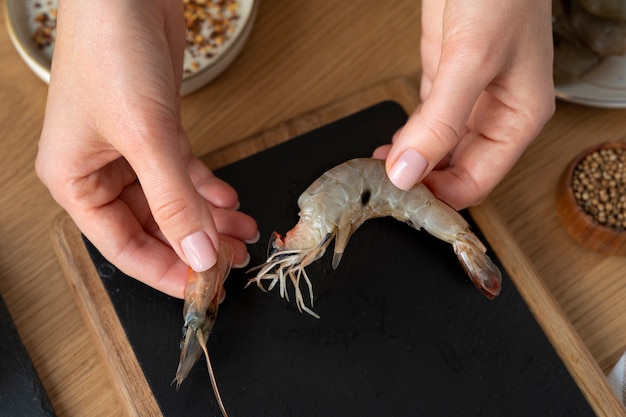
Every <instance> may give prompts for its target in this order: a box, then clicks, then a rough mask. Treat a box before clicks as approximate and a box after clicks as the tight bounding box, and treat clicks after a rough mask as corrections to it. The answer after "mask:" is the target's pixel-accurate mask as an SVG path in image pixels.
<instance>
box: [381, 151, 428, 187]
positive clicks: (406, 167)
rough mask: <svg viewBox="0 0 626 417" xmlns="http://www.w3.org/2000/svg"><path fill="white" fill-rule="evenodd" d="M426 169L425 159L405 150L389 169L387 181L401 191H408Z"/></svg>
mask: <svg viewBox="0 0 626 417" xmlns="http://www.w3.org/2000/svg"><path fill="white" fill-rule="evenodd" d="M427 167H428V161H427V160H426V158H424V157H423V156H422V155H421V154H419V153H417V152H415V151H414V150H412V149H407V150H406V151H404V152H403V153H402V155H400V158H398V160H397V161H396V163H395V164H394V165H393V166H392V167H391V170H390V171H389V179H390V180H391V182H392V183H393V184H394V185H395V186H396V187H398V188H400V189H401V190H408V189H409V188H411V187H413V186H414V185H415V183H416V182H417V181H419V180H420V179H421V178H422V175H424V172H425V171H426V168H427Z"/></svg>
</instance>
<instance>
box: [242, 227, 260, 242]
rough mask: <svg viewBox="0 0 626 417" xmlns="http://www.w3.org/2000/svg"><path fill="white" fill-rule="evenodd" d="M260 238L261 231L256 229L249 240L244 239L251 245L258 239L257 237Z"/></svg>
mask: <svg viewBox="0 0 626 417" xmlns="http://www.w3.org/2000/svg"><path fill="white" fill-rule="evenodd" d="M260 238H261V233H259V231H258V230H257V231H256V235H254V237H253V238H252V239H250V240H244V242H245V243H247V244H248V245H252V244H254V243H257V242H258V241H259V239H260Z"/></svg>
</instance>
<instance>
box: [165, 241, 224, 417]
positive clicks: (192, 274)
mask: <svg viewBox="0 0 626 417" xmlns="http://www.w3.org/2000/svg"><path fill="white" fill-rule="evenodd" d="M232 262H233V248H232V247H231V246H230V245H229V244H228V243H226V242H224V241H221V242H220V247H219V250H218V259H217V262H216V264H215V265H214V266H213V267H212V268H210V269H209V270H208V271H204V272H196V271H194V270H192V269H191V268H189V269H188V273H187V283H186V284H185V304H184V307H183V317H184V319H185V324H184V326H183V340H182V341H181V352H180V361H179V363H178V369H177V370H176V377H175V378H174V381H176V388H177V389H178V388H179V387H180V384H182V383H183V381H184V380H185V378H186V377H187V375H188V374H189V371H190V370H191V368H193V366H194V365H195V363H196V362H197V361H198V359H199V358H200V355H202V353H203V352H204V355H205V358H206V362H207V368H208V371H209V378H210V379H211V386H212V387H213V392H214V393H215V398H216V399H217V403H218V406H219V408H220V410H221V412H222V414H223V415H224V416H227V413H226V409H225V408H224V404H223V402H222V398H221V396H220V393H219V390H218V388H217V383H216V381H215V375H214V374H213V366H212V365H211V360H210V358H209V352H208V350H207V347H206V344H207V341H208V339H209V335H210V334H211V330H213V325H214V324H215V319H216V318H217V309H218V307H219V304H220V302H221V301H222V298H223V297H224V281H226V278H227V277H228V273H229V272H230V267H231V265H232ZM172 382H173V381H172Z"/></svg>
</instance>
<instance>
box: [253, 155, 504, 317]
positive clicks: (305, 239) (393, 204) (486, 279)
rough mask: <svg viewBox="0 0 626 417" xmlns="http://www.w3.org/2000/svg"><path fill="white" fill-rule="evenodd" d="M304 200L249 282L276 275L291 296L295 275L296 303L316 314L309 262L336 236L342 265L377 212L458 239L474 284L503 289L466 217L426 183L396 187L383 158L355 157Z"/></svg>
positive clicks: (489, 291)
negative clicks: (352, 241) (302, 286)
mask: <svg viewBox="0 0 626 417" xmlns="http://www.w3.org/2000/svg"><path fill="white" fill-rule="evenodd" d="M298 206H299V207H300V213H299V216H300V220H299V221H298V224H296V226H295V227H294V228H293V229H291V230H290V231H289V232H287V234H286V235H285V237H284V239H283V238H282V237H281V236H280V235H279V234H278V233H276V232H274V234H273V236H272V240H271V242H270V244H271V253H270V254H269V256H268V258H267V260H266V261H265V263H263V264H262V265H260V266H258V267H256V268H254V269H258V270H259V271H258V273H257V275H256V276H255V277H254V278H252V279H251V280H250V281H249V282H248V284H250V283H252V282H256V284H257V285H258V286H259V287H261V288H264V287H263V285H262V281H263V280H270V281H271V283H270V285H269V289H270V290H271V289H272V288H273V287H274V286H275V285H276V283H279V284H280V294H281V297H283V298H287V299H288V295H287V289H286V279H287V277H289V279H290V280H291V282H292V283H293V286H294V287H295V298H296V305H297V306H298V308H299V309H300V310H301V311H302V310H304V311H306V312H308V313H309V314H311V315H313V316H315V317H318V316H317V314H315V312H313V311H312V310H311V309H310V308H309V307H307V306H306V305H305V303H304V299H303V297H302V292H301V290H300V279H301V278H304V280H305V281H306V284H307V286H308V289H309V296H310V299H311V305H312V304H313V289H312V285H311V281H310V280H309V277H308V276H307V273H306V271H305V269H304V268H305V267H306V266H307V265H309V264H311V263H312V262H314V261H316V260H317V259H319V258H320V257H321V256H322V255H323V254H324V252H325V251H326V248H327V247H328V245H329V244H330V242H331V241H332V240H333V238H334V239H335V247H334V256H333V261H332V266H333V268H336V267H337V266H338V265H339V262H340V261H341V257H342V255H343V252H344V249H345V247H346V245H347V244H348V240H349V239H350V236H351V235H352V234H353V233H354V232H355V231H356V230H357V229H358V228H359V227H360V226H361V225H362V224H363V223H364V222H365V221H366V220H368V219H371V218H375V217H386V216H392V217H394V218H396V219H398V220H400V221H403V222H406V223H408V224H409V225H411V226H412V227H413V228H415V229H417V230H420V229H422V228H423V229H425V230H426V231H427V232H429V233H430V234H431V235H433V236H435V237H437V238H439V239H441V240H443V241H446V242H448V243H450V244H452V246H453V248H454V252H455V253H456V255H457V257H458V259H459V261H460V262H461V265H462V266H463V268H464V269H465V271H466V272H467V274H468V275H469V277H470V279H471V280H472V282H473V283H474V285H476V287H477V288H478V289H479V290H480V291H481V292H482V293H483V294H484V295H485V296H487V298H489V299H492V298H494V297H495V296H497V295H498V294H499V292H500V287H501V281H502V276H501V273H500V270H499V269H498V268H497V267H496V266H495V265H494V264H493V262H492V261H491V260H490V259H489V257H488V256H487V255H486V254H485V252H486V248H485V246H484V245H483V244H482V242H481V241H480V240H479V239H478V237H476V235H475V234H474V233H472V232H471V231H470V229H469V225H468V224H467V222H466V221H465V219H464V218H463V217H462V216H461V215H460V214H459V213H457V212H456V211H455V210H454V209H453V208H451V207H450V206H448V205H447V204H445V203H444V202H442V201H441V200H439V199H437V198H436V197H435V196H434V195H433V194H432V193H431V192H430V191H429V190H428V188H426V187H425V186H424V185H422V184H417V185H415V186H414V187H413V188H411V189H410V190H408V191H402V190H400V189H398V188H396V187H395V186H394V185H393V184H392V183H391V182H390V181H389V179H388V178H387V175H386V173H385V168H384V161H382V160H377V159H370V158H363V159H353V160H350V161H347V162H344V163H342V164H340V165H338V166H336V167H334V168H332V169H330V170H329V171H327V172H326V173H324V174H323V175H322V176H321V177H319V178H318V179H317V180H316V181H315V182H313V184H311V185H310V186H309V188H307V189H306V190H305V191H304V193H302V195H300V198H299V199H298Z"/></svg>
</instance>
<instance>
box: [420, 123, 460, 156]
mask: <svg viewBox="0 0 626 417" xmlns="http://www.w3.org/2000/svg"><path fill="white" fill-rule="evenodd" d="M426 129H427V131H428V132H430V137H431V138H430V140H431V141H435V142H437V144H438V146H437V147H438V148H440V149H441V150H443V151H445V152H443V153H447V151H448V150H450V149H452V148H453V147H454V146H455V145H456V144H457V143H458V142H459V138H460V137H461V136H460V132H457V131H456V129H454V127H453V126H452V125H450V124H448V123H446V122H444V121H442V120H433V121H431V122H429V123H428V125H427V126H426Z"/></svg>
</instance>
